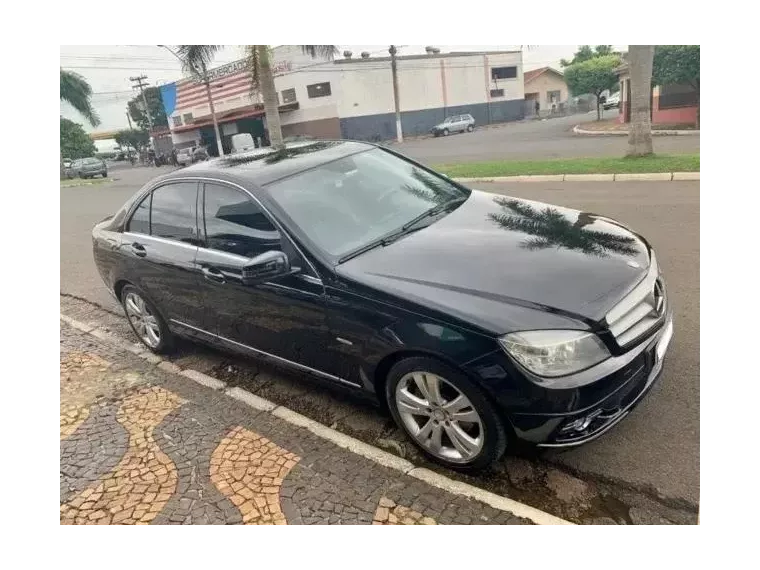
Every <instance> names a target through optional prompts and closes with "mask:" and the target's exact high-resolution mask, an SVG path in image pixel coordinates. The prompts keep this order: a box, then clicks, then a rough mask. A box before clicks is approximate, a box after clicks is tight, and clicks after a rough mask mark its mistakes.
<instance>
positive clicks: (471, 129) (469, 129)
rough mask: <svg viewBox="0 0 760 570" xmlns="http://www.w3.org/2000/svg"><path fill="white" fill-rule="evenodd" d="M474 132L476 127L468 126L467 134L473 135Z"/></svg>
mask: <svg viewBox="0 0 760 570" xmlns="http://www.w3.org/2000/svg"><path fill="white" fill-rule="evenodd" d="M473 130H474V127H473V126H472V125H467V132H468V133H471V132H472V131H473Z"/></svg>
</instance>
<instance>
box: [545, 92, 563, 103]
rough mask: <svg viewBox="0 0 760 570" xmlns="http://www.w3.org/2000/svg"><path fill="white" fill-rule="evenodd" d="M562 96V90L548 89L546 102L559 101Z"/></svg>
mask: <svg viewBox="0 0 760 570" xmlns="http://www.w3.org/2000/svg"><path fill="white" fill-rule="evenodd" d="M560 96H561V92H560V91H547V92H546V102H547V103H559V98H560Z"/></svg>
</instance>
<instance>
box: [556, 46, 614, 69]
mask: <svg viewBox="0 0 760 570" xmlns="http://www.w3.org/2000/svg"><path fill="white" fill-rule="evenodd" d="M603 55H620V54H619V53H618V52H616V51H614V50H613V49H612V46H594V49H591V46H581V47H580V48H579V49H578V51H576V52H575V53H574V54H573V59H572V60H570V61H567V60H566V59H560V60H559V64H560V65H561V66H562V67H570V66H571V65H575V64H576V63H583V62H584V61H588V60H590V59H594V58H595V57H601V56H603Z"/></svg>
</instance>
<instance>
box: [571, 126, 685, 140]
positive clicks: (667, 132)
mask: <svg viewBox="0 0 760 570" xmlns="http://www.w3.org/2000/svg"><path fill="white" fill-rule="evenodd" d="M573 132H574V133H575V134H576V135H586V136H591V137H627V136H628V131H587V130H585V129H581V128H580V125H575V127H573ZM652 136H653V137H664V136H669V137H688V136H699V129H697V130H689V131H686V130H673V129H660V130H653V131H652Z"/></svg>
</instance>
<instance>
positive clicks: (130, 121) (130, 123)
mask: <svg viewBox="0 0 760 570" xmlns="http://www.w3.org/2000/svg"><path fill="white" fill-rule="evenodd" d="M127 123H129V130H130V131H131V130H132V119H131V118H130V116H129V111H127Z"/></svg>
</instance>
